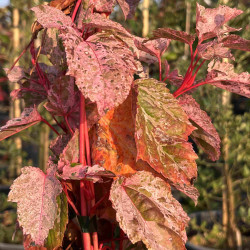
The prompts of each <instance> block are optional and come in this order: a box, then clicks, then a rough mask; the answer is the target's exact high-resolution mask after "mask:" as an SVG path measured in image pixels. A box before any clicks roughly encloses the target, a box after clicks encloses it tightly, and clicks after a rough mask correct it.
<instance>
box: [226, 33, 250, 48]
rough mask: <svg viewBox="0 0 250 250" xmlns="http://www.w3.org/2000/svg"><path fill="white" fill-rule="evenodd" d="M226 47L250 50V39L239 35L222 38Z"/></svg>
mask: <svg viewBox="0 0 250 250" xmlns="http://www.w3.org/2000/svg"><path fill="white" fill-rule="evenodd" d="M222 43H223V45H224V46H225V47H227V48H230V49H240V50H245V51H250V40H247V39H244V38H242V37H240V36H237V35H229V36H226V37H225V38H223V39H222Z"/></svg>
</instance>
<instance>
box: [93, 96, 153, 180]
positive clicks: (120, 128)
mask: <svg viewBox="0 0 250 250" xmlns="http://www.w3.org/2000/svg"><path fill="white" fill-rule="evenodd" d="M93 137H94V139H93V144H92V159H93V164H98V165H100V166H102V167H104V168H105V169H107V170H110V171H111V172H113V173H115V174H116V175H118V176H119V175H129V174H132V173H135V172H136V171H137V170H144V169H149V166H148V164H147V163H145V162H143V161H142V160H139V161H138V162H136V145H135V140H134V122H133V115H132V95H131V94H130V95H129V96H128V98H127V99H126V101H125V102H124V103H122V104H121V105H120V106H119V107H117V108H116V109H113V110H111V111H109V112H108V113H107V114H106V115H105V116H103V117H102V118H101V119H100V121H99V122H98V123H97V126H96V128H95V129H94V131H93Z"/></svg>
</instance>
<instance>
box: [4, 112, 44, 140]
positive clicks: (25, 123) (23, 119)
mask: <svg viewBox="0 0 250 250" xmlns="http://www.w3.org/2000/svg"><path fill="white" fill-rule="evenodd" d="M41 120H42V118H41V116H40V114H39V113H38V112H37V109H36V108H25V109H24V111H23V112H22V114H21V116H20V117H19V118H14V119H12V120H9V121H8V122H7V123H6V125H4V126H3V127H1V128H0V141H2V140H3V139H5V138H7V137H9V136H12V135H14V134H16V133H18V132H20V131H22V130H24V129H26V128H28V127H31V126H33V125H35V124H37V123H38V122H40V121H41Z"/></svg>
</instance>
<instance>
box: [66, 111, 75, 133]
mask: <svg viewBox="0 0 250 250" xmlns="http://www.w3.org/2000/svg"><path fill="white" fill-rule="evenodd" d="M64 120H65V122H66V125H67V127H68V130H69V132H70V134H71V136H72V135H73V134H74V132H73V130H72V128H71V127H70V125H69V120H68V116H67V115H65V116H64Z"/></svg>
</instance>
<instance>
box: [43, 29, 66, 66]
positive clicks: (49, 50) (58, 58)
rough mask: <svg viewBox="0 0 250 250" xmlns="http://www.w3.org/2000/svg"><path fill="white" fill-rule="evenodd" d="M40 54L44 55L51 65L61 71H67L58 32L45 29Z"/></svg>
mask: <svg viewBox="0 0 250 250" xmlns="http://www.w3.org/2000/svg"><path fill="white" fill-rule="evenodd" d="M41 54H43V55H46V56H47V57H48V59H49V60H50V61H51V63H52V64H53V65H55V66H58V67H59V68H60V69H61V70H65V69H67V62H66V54H65V50H64V47H63V44H62V41H61V40H60V38H59V34H58V30H56V29H47V31H46V35H45V37H44V40H43V43H42V48H41Z"/></svg>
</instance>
